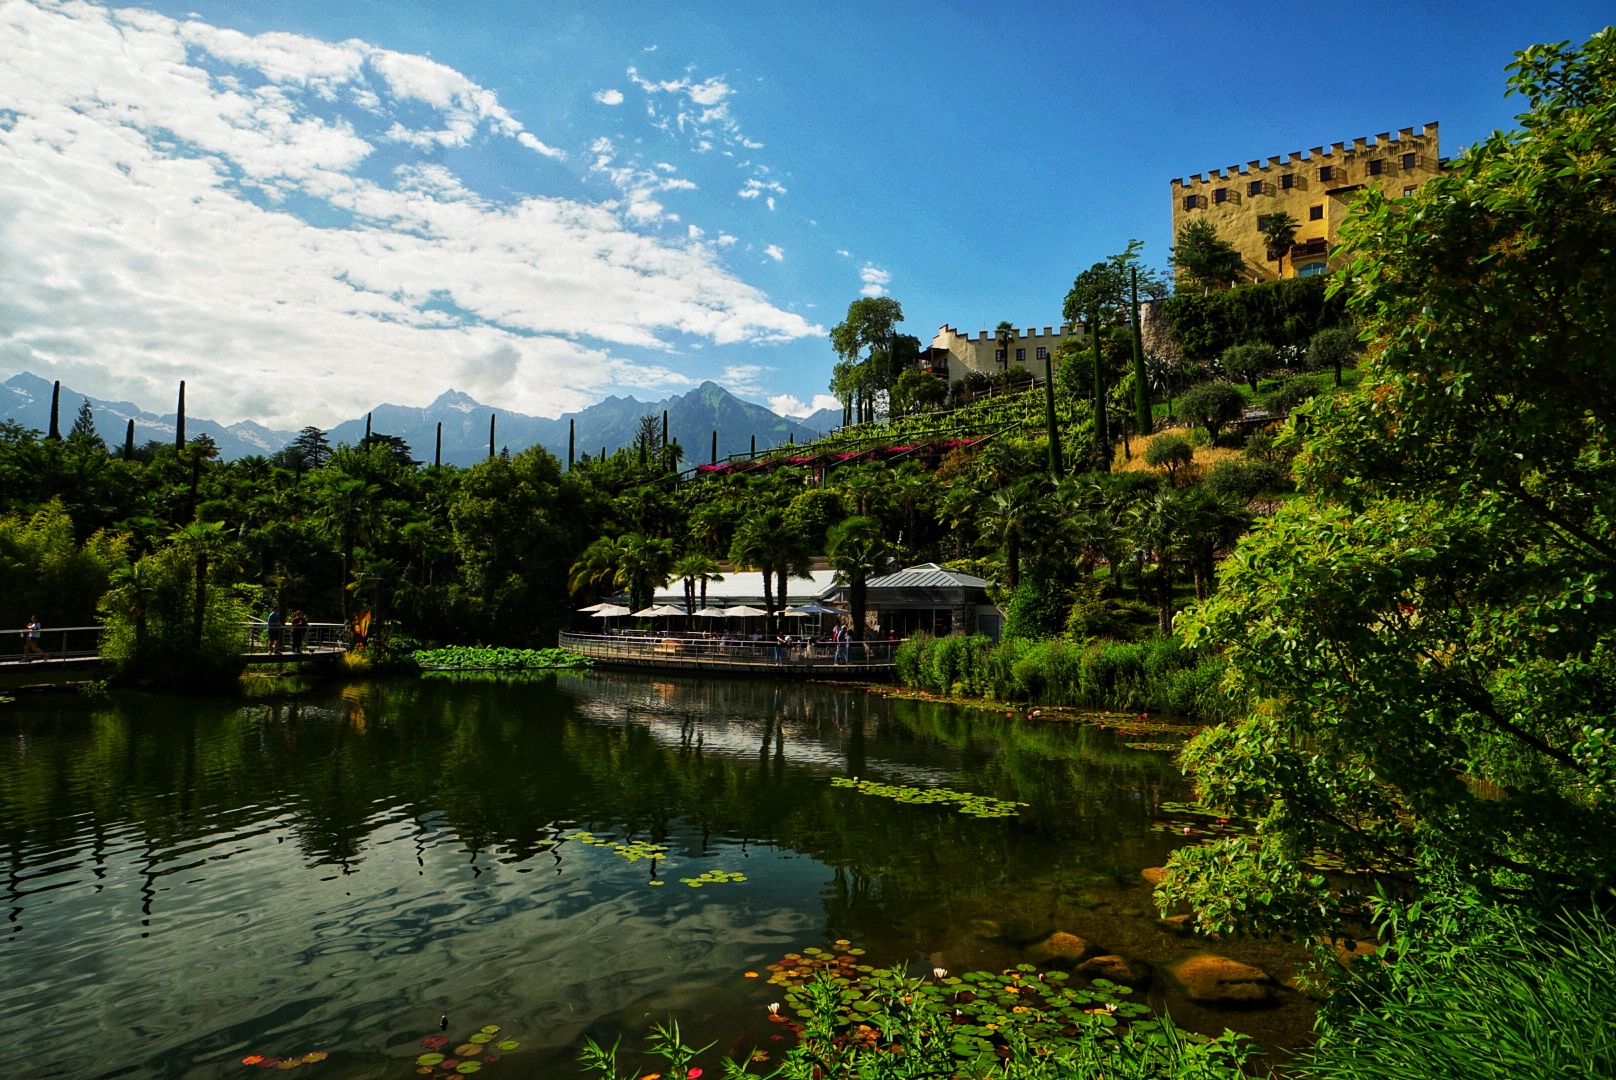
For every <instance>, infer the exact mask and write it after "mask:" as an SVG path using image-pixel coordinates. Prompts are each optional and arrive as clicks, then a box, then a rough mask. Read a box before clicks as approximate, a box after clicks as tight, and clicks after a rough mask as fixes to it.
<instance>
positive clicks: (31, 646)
mask: <svg viewBox="0 0 1616 1080" xmlns="http://www.w3.org/2000/svg"><path fill="white" fill-rule="evenodd" d="M44 629H45V628H44V627H43V626H41V625H40V622H39V616H38V615H30V616H28V625H27V626H26V627H24V628H23V641H22V658H23V659H24V660H25V661H28V662H29V663H32V662H33V659H34V658H33V656H32V655H31V654H33V653H38V654H39V657H40V659H42V660H49V659H50V655H49V654H48V653H46V652H45V650H44V649H41V648H40V647H39V635H40V633H41V631H43V630H44Z"/></svg>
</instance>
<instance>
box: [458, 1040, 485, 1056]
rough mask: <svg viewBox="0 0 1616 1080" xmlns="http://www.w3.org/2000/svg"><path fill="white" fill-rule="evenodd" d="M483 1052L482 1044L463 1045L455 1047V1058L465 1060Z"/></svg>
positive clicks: (470, 1043)
mask: <svg viewBox="0 0 1616 1080" xmlns="http://www.w3.org/2000/svg"><path fill="white" fill-rule="evenodd" d="M482 1052H483V1047H482V1044H481V1043H474V1042H469V1043H462V1044H460V1045H459V1046H457V1047H455V1057H463V1058H465V1057H476V1056H477V1055H478V1054H480V1053H482Z"/></svg>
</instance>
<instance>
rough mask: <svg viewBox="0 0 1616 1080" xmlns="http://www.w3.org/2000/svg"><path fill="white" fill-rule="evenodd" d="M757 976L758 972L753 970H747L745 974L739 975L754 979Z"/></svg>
mask: <svg viewBox="0 0 1616 1080" xmlns="http://www.w3.org/2000/svg"><path fill="white" fill-rule="evenodd" d="M757 977H758V973H757V972H755V971H748V972H747V973H746V974H745V975H742V976H741V978H743V979H755V978H757Z"/></svg>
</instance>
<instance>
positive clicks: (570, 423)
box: [567, 417, 578, 472]
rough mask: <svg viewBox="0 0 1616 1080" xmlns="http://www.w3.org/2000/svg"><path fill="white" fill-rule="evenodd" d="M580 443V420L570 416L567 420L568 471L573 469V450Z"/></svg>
mask: <svg viewBox="0 0 1616 1080" xmlns="http://www.w3.org/2000/svg"><path fill="white" fill-rule="evenodd" d="M577 445H578V421H577V419H576V418H572V417H569V418H568V420H567V471H568V472H571V471H572V462H573V451H574V448H575V447H576V446H577Z"/></svg>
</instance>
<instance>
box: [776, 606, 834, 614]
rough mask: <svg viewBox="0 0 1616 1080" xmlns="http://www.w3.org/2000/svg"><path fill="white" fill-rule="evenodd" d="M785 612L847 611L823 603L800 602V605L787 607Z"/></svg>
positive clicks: (827, 612)
mask: <svg viewBox="0 0 1616 1080" xmlns="http://www.w3.org/2000/svg"><path fill="white" fill-rule="evenodd" d="M786 614H787V615H846V614H847V612H845V611H843V610H842V609H841V608H833V607H826V606H825V605H824V604H802V605H800V606H798V607H794V608H789V609H787V611H786Z"/></svg>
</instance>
